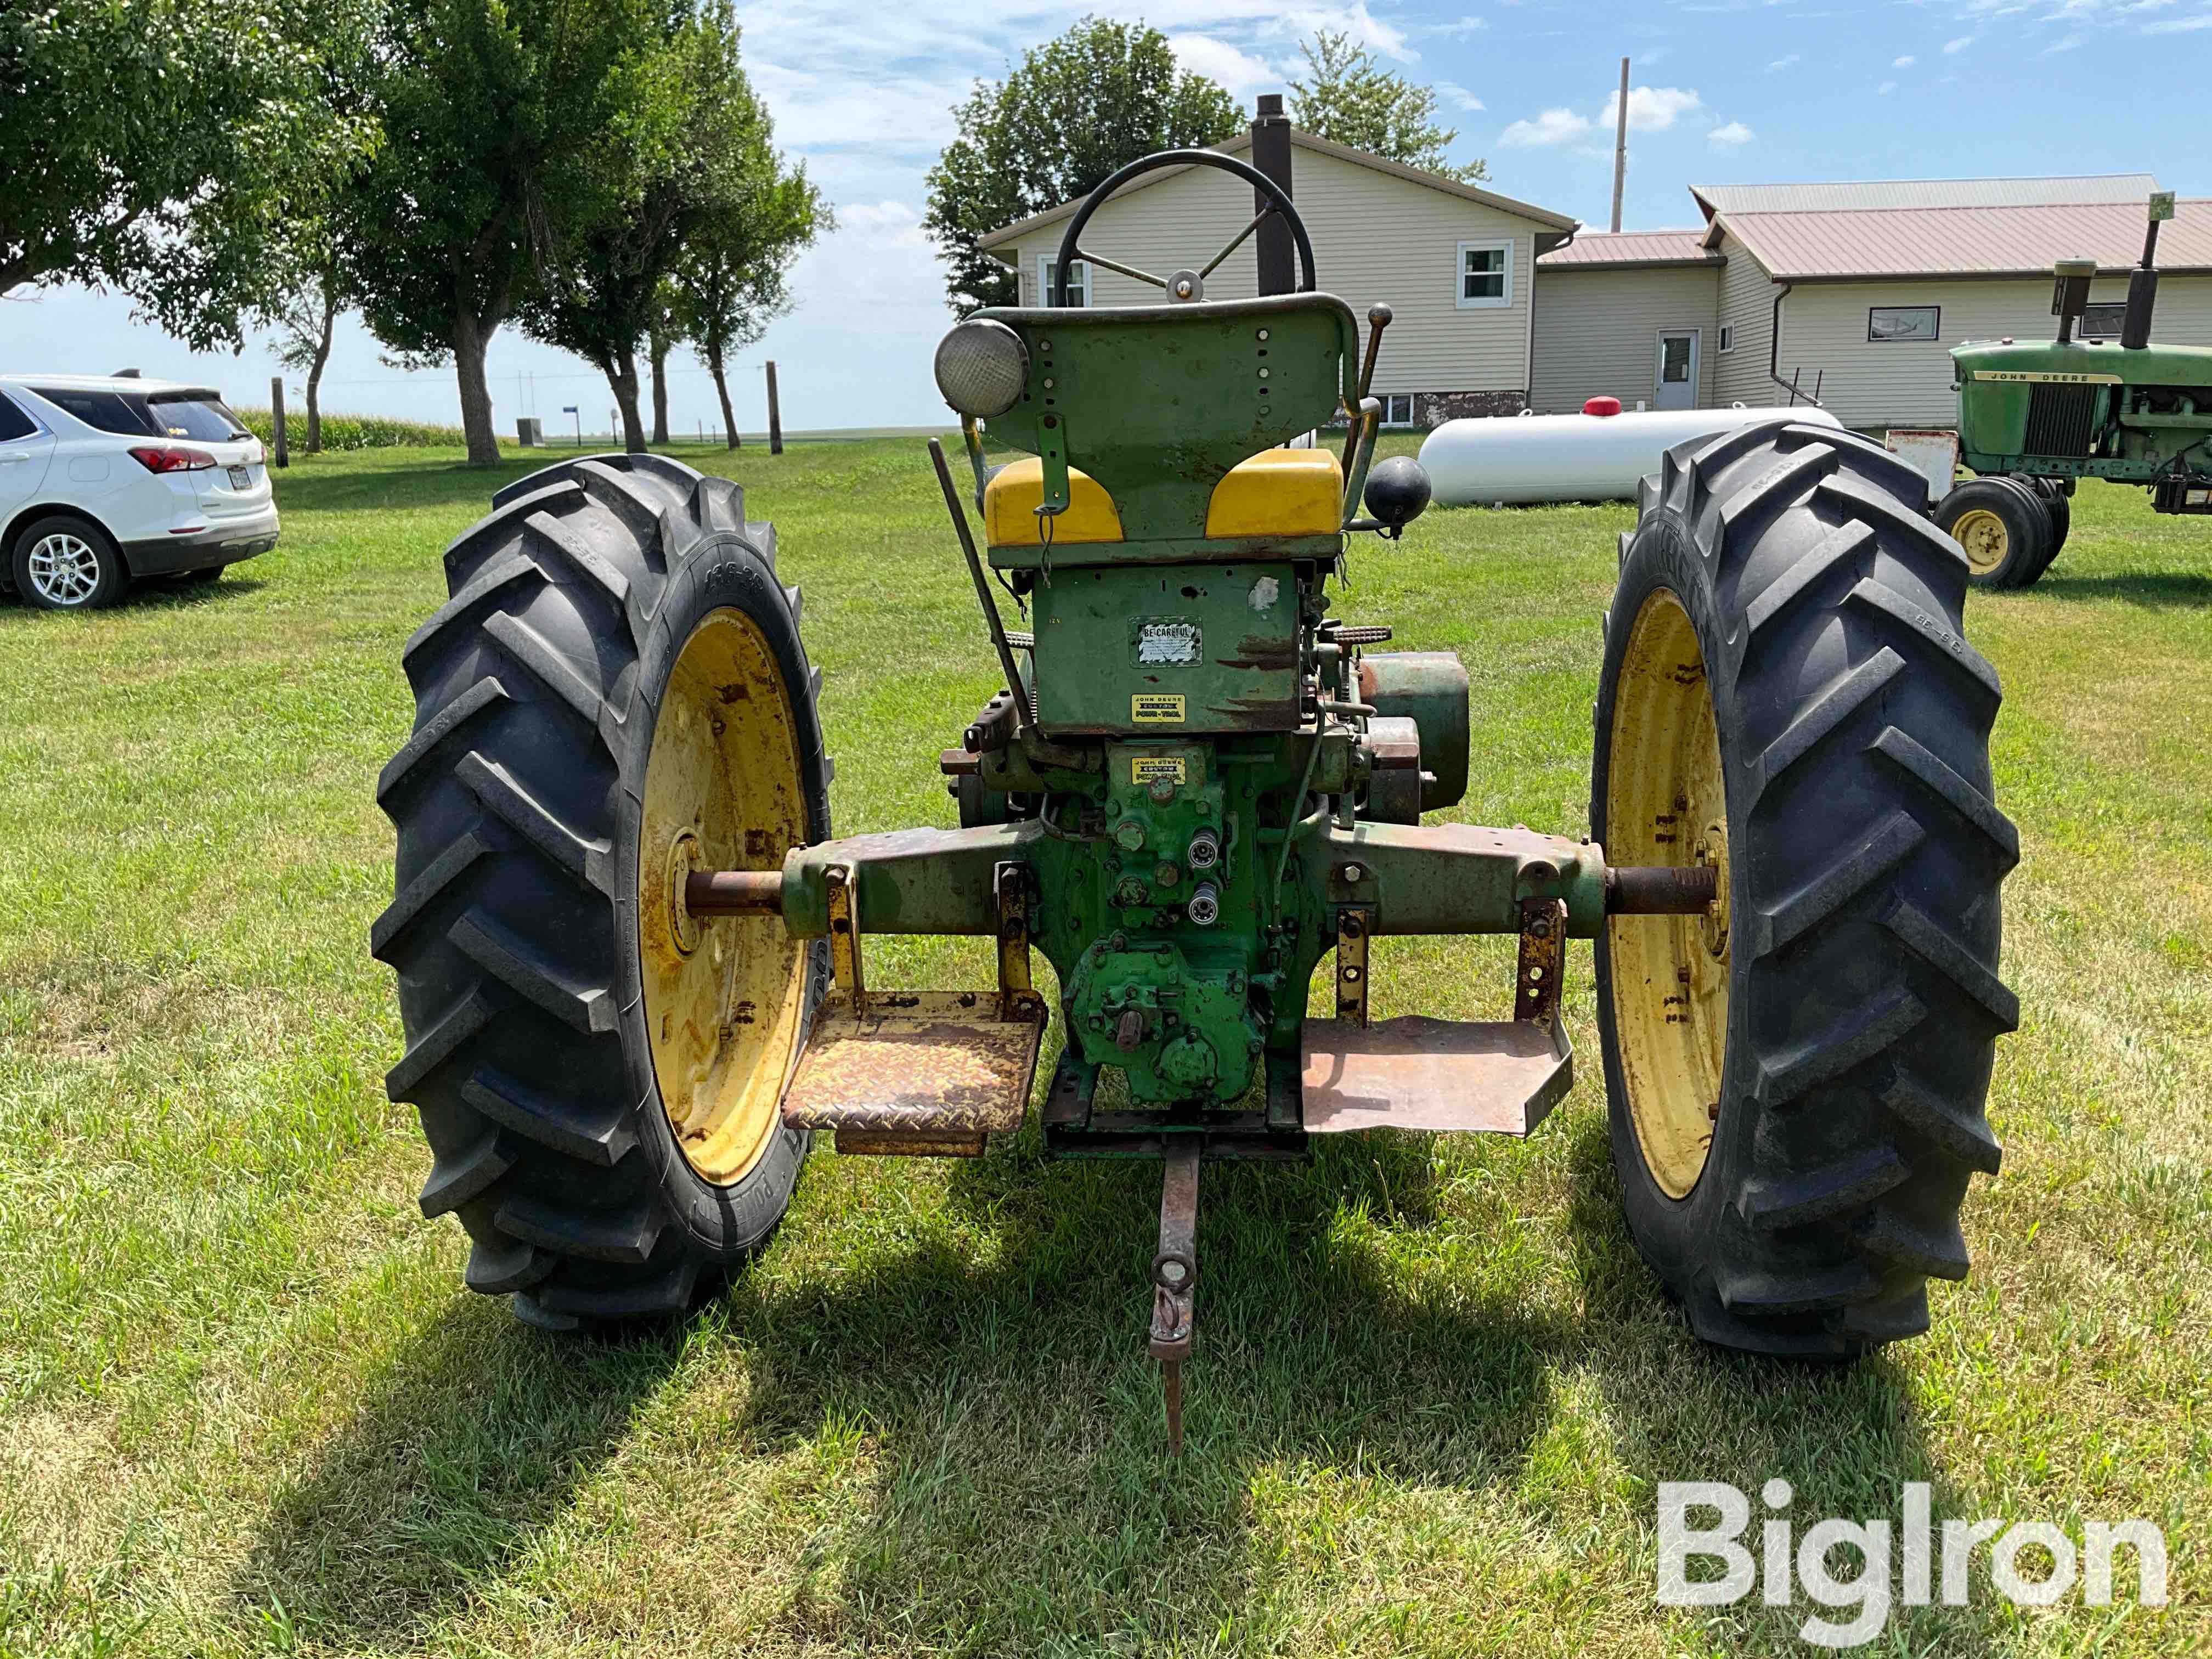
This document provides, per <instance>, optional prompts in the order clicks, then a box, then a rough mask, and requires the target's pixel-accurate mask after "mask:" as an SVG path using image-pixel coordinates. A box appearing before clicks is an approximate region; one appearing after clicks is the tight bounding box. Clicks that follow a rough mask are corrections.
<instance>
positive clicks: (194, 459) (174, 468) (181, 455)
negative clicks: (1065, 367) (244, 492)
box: [131, 444, 215, 472]
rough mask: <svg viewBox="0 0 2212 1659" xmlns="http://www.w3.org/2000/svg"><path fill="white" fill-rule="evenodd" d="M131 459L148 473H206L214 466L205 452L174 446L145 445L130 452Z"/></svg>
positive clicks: (211, 459)
mask: <svg viewBox="0 0 2212 1659" xmlns="http://www.w3.org/2000/svg"><path fill="white" fill-rule="evenodd" d="M131 459H132V460H134V461H136V462H137V463H138V465H141V466H143V467H144V468H145V469H146V470H147V471H149V472H206V471H210V470H211V469H212V468H213V467H214V465H215V457H214V456H212V455H210V454H209V453H207V451H205V450H204V449H185V448H181V447H179V446H177V445H175V444H162V445H160V446H158V447H156V446H155V445H153V444H146V445H143V446H142V447H139V448H137V449H134V450H132V451H131Z"/></svg>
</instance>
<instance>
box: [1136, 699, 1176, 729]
mask: <svg viewBox="0 0 2212 1659" xmlns="http://www.w3.org/2000/svg"><path fill="white" fill-rule="evenodd" d="M1182 703H1183V698H1182V692H1180V691H1139V692H1138V693H1137V694H1136V695H1135V696H1133V697H1131V698H1130V699H1129V719H1130V720H1132V721H1133V722H1134V723H1135V724H1137V725H1139V726H1181V725H1182V721H1183V712H1182Z"/></svg>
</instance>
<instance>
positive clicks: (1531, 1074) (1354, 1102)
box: [1299, 1014, 1575, 1135]
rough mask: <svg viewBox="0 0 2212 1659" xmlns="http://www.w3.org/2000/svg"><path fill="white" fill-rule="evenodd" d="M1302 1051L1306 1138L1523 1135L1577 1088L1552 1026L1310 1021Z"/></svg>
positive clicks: (1570, 1058) (1567, 1052) (1407, 1019)
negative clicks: (1404, 1133) (1386, 1132)
mask: <svg viewBox="0 0 2212 1659" xmlns="http://www.w3.org/2000/svg"><path fill="white" fill-rule="evenodd" d="M1301 1048H1302V1053H1301V1056H1300V1058H1301V1060H1302V1062H1303V1063H1302V1065H1301V1066H1300V1068H1299V1079H1300V1082H1301V1083H1302V1085H1304V1095H1305V1131H1306V1133H1308V1134H1310V1135H1326V1134H1343V1133H1348V1132H1351V1131H1352V1130H1358V1129H1422V1130H1426V1131H1429V1132H1430V1133H1437V1134H1449V1133H1462V1134H1464V1133H1483V1134H1501V1135H1525V1134H1527V1133H1528V1132H1529V1131H1530V1130H1532V1129H1534V1127H1536V1126H1537V1125H1538V1124H1539V1123H1541V1122H1542V1121H1544V1117H1545V1115H1546V1114H1547V1113H1548V1112H1549V1111H1550V1110H1551V1109H1552V1108H1553V1106H1555V1105H1557V1104H1558V1103H1559V1100H1560V1099H1561V1098H1562V1097H1564V1096H1565V1094H1566V1092H1567V1090H1568V1088H1569V1087H1570V1086H1571V1085H1572V1083H1573V1081H1574V1070H1575V1066H1574V1051H1573V1049H1572V1048H1571V1047H1570V1046H1569V1044H1568V1042H1567V1035H1566V1033H1565V1031H1564V1030H1561V1029H1560V1027H1559V1021H1558V1020H1556V1019H1554V1020H1552V1021H1551V1022H1550V1023H1548V1024H1542V1025H1539V1024H1536V1023H1534V1021H1531V1020H1517V1019H1516V1020H1452V1019H1429V1018H1424V1017H1423V1016H1421V1015H1419V1014H1408V1015H1405V1016H1403V1017H1402V1018H1397V1019H1386V1020H1383V1021H1381V1022H1379V1023H1377V1024H1373V1025H1354V1024H1351V1023H1349V1022H1348V1021H1345V1020H1334V1019H1310V1020H1308V1021H1306V1023H1305V1025H1304V1031H1303V1040H1302V1042H1301Z"/></svg>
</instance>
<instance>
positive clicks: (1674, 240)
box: [1536, 230, 1728, 270]
mask: <svg viewBox="0 0 2212 1659" xmlns="http://www.w3.org/2000/svg"><path fill="white" fill-rule="evenodd" d="M1536 263H1537V264H1540V265H1541V266H1542V267H1543V268H1544V269H1545V270H1645V269H1648V268H1650V267H1652V266H1657V265H1711V266H1715V267H1718V266H1721V265H1724V264H1727V263H1728V261H1727V259H1726V258H1723V257H1722V256H1721V255H1720V254H1718V253H1717V252H1713V251H1712V250H1711V249H1710V248H1708V247H1706V246H1705V232H1704V231H1703V230H1586V231H1583V233H1582V234H1580V235H1578V236H1577V237H1576V238H1575V240H1573V241H1571V242H1569V243H1568V244H1567V245H1566V246H1565V247H1555V248H1553V250H1552V251H1551V252H1549V253H1547V254H1544V255H1543V256H1541V258H1539V259H1538V260H1537V261H1536Z"/></svg>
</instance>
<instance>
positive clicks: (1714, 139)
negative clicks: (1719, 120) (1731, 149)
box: [1705, 121, 1752, 146]
mask: <svg viewBox="0 0 2212 1659" xmlns="http://www.w3.org/2000/svg"><path fill="white" fill-rule="evenodd" d="M1705 137H1706V138H1707V139H1708V140H1709V141H1711V143H1716V144H1727V145H1730V146H1734V145H1736V144H1747V143H1750V142H1751V138H1752V132H1751V129H1750V128H1749V127H1747V126H1746V125H1744V124H1743V123H1742V122H1741V121H1730V122H1729V124H1728V125H1726V126H1719V127H1715V128H1714V129H1713V130H1712V131H1711V132H1709V133H1707V134H1706V135H1705Z"/></svg>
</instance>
